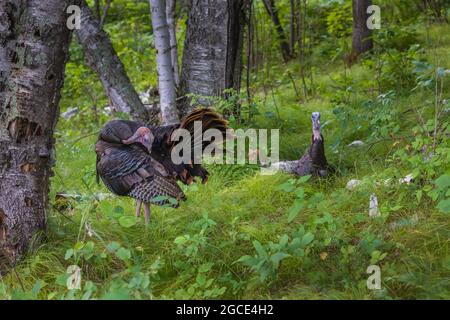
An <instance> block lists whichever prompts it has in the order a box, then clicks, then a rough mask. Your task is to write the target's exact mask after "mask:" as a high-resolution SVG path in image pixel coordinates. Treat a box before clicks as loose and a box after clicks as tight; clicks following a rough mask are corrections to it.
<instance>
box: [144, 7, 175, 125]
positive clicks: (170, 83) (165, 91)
mask: <svg viewBox="0 0 450 320" xmlns="http://www.w3.org/2000/svg"><path fill="white" fill-rule="evenodd" d="M150 7H151V17H152V26H153V35H154V39H155V47H156V51H157V56H156V64H157V69H158V85H159V95H160V108H161V118H162V123H163V124H165V125H168V124H175V123H179V122H180V119H179V116H178V110H177V107H176V91H175V80H174V72H173V67H172V57H171V46H170V36H169V27H168V26H167V19H166V3H165V0H150Z"/></svg>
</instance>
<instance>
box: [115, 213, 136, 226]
mask: <svg viewBox="0 0 450 320" xmlns="http://www.w3.org/2000/svg"><path fill="white" fill-rule="evenodd" d="M136 223H137V218H136V217H134V216H122V217H120V218H119V224H120V225H121V226H122V227H124V228H131V227H132V226H134V225H135V224H136Z"/></svg>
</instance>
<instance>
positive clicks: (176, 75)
mask: <svg viewBox="0 0 450 320" xmlns="http://www.w3.org/2000/svg"><path fill="white" fill-rule="evenodd" d="M175 6H176V1H175V0H166V16H167V25H168V26H169V36H170V55H171V57H172V69H173V79H174V81H175V86H176V87H177V88H178V87H179V86H180V67H179V66H178V44H177V33H176V21H175Z"/></svg>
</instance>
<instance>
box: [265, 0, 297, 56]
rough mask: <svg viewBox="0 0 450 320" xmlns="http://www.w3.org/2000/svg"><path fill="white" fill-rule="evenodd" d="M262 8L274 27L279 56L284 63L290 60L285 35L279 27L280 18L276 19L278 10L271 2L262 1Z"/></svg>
mask: <svg viewBox="0 0 450 320" xmlns="http://www.w3.org/2000/svg"><path fill="white" fill-rule="evenodd" d="M263 3H264V7H265V8H266V10H267V13H268V14H269V16H270V18H271V19H272V22H273V24H274V25H275V28H276V31H277V34H278V41H279V42H280V49H281V54H282V55H283V60H284V61H285V62H287V61H289V60H290V59H291V51H290V49H289V43H288V41H287V38H286V35H285V33H284V30H283V26H282V25H281V22H280V18H279V17H278V10H277V7H276V5H275V2H274V1H273V0H263Z"/></svg>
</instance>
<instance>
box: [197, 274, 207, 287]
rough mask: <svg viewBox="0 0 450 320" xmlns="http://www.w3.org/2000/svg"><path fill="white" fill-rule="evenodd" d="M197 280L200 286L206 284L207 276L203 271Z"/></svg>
mask: <svg viewBox="0 0 450 320" xmlns="http://www.w3.org/2000/svg"><path fill="white" fill-rule="evenodd" d="M195 281H196V282H197V284H198V285H199V286H201V287H203V286H204V285H205V284H206V276H205V275H204V274H202V273H199V274H198V275H197V279H196V280H195Z"/></svg>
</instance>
